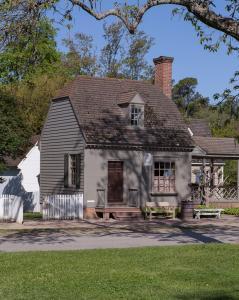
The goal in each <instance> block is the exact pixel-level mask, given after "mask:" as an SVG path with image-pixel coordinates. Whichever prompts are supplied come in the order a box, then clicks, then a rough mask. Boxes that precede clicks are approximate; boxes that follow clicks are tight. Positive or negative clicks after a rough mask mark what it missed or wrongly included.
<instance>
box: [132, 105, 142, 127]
mask: <svg viewBox="0 0 239 300" xmlns="http://www.w3.org/2000/svg"><path fill="white" fill-rule="evenodd" d="M142 115H143V108H142V107H141V106H139V105H133V104H132V105H131V107H130V122H131V125H133V126H138V125H140V120H141V119H142Z"/></svg>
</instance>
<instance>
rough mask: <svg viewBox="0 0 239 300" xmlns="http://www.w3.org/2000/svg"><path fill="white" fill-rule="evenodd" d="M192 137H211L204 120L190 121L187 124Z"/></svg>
mask: <svg viewBox="0 0 239 300" xmlns="http://www.w3.org/2000/svg"><path fill="white" fill-rule="evenodd" d="M188 127H189V128H190V129H191V131H192V133H193V135H194V136H212V134H211V129H210V127H209V124H208V121H207V120H204V119H191V120H190V121H189V122H188Z"/></svg>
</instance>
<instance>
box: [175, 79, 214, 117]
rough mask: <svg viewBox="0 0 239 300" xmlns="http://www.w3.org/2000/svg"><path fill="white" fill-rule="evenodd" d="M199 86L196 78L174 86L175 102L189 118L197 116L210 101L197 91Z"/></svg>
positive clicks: (181, 81)
mask: <svg viewBox="0 0 239 300" xmlns="http://www.w3.org/2000/svg"><path fill="white" fill-rule="evenodd" d="M197 85H198V81H197V79H196V78H192V77H186V78H184V79H182V80H179V82H178V83H177V84H175V85H174V86H173V100H174V101H175V103H176V104H177V106H178V108H179V109H180V111H181V112H182V113H183V114H184V115H185V116H186V117H187V118H189V117H193V116H195V115H196V114H197V113H198V112H199V111H201V110H202V109H203V108H207V107H208V104H209V99H208V98H206V97H203V96H202V95H201V94H200V93H199V92H197V91H196V88H197Z"/></svg>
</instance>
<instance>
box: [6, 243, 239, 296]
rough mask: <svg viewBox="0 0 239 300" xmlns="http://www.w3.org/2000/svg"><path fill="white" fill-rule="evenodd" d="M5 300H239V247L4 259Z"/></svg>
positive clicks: (8, 256) (30, 255)
mask: <svg viewBox="0 0 239 300" xmlns="http://www.w3.org/2000/svg"><path fill="white" fill-rule="evenodd" d="M0 299H4V300H5V299H11V300H13V299H68V300H71V299H92V300H93V299H104V300H106V299H162V300H164V299H185V300H187V299H188V300H189V299H190V300H191V299H205V300H206V299H207V300H208V299H209V300H210V299H213V300H216V299H226V300H229V299H239V246H236V245H216V244H214V245H213V244H210V245H199V246H172V247H157V248H140V249H139V248H138V249H119V250H118V249H116V250H89V251H88V250H86V251H72V252H70V251H67V252H27V253H13V254H9V253H7V254H6V253H1V254H0Z"/></svg>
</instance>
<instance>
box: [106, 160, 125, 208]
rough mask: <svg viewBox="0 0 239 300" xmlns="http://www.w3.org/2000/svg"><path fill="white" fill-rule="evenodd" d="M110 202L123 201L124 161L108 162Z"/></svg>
mask: <svg viewBox="0 0 239 300" xmlns="http://www.w3.org/2000/svg"><path fill="white" fill-rule="evenodd" d="M108 203H111V204H114V203H123V162H122V161H109V162H108Z"/></svg>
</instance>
